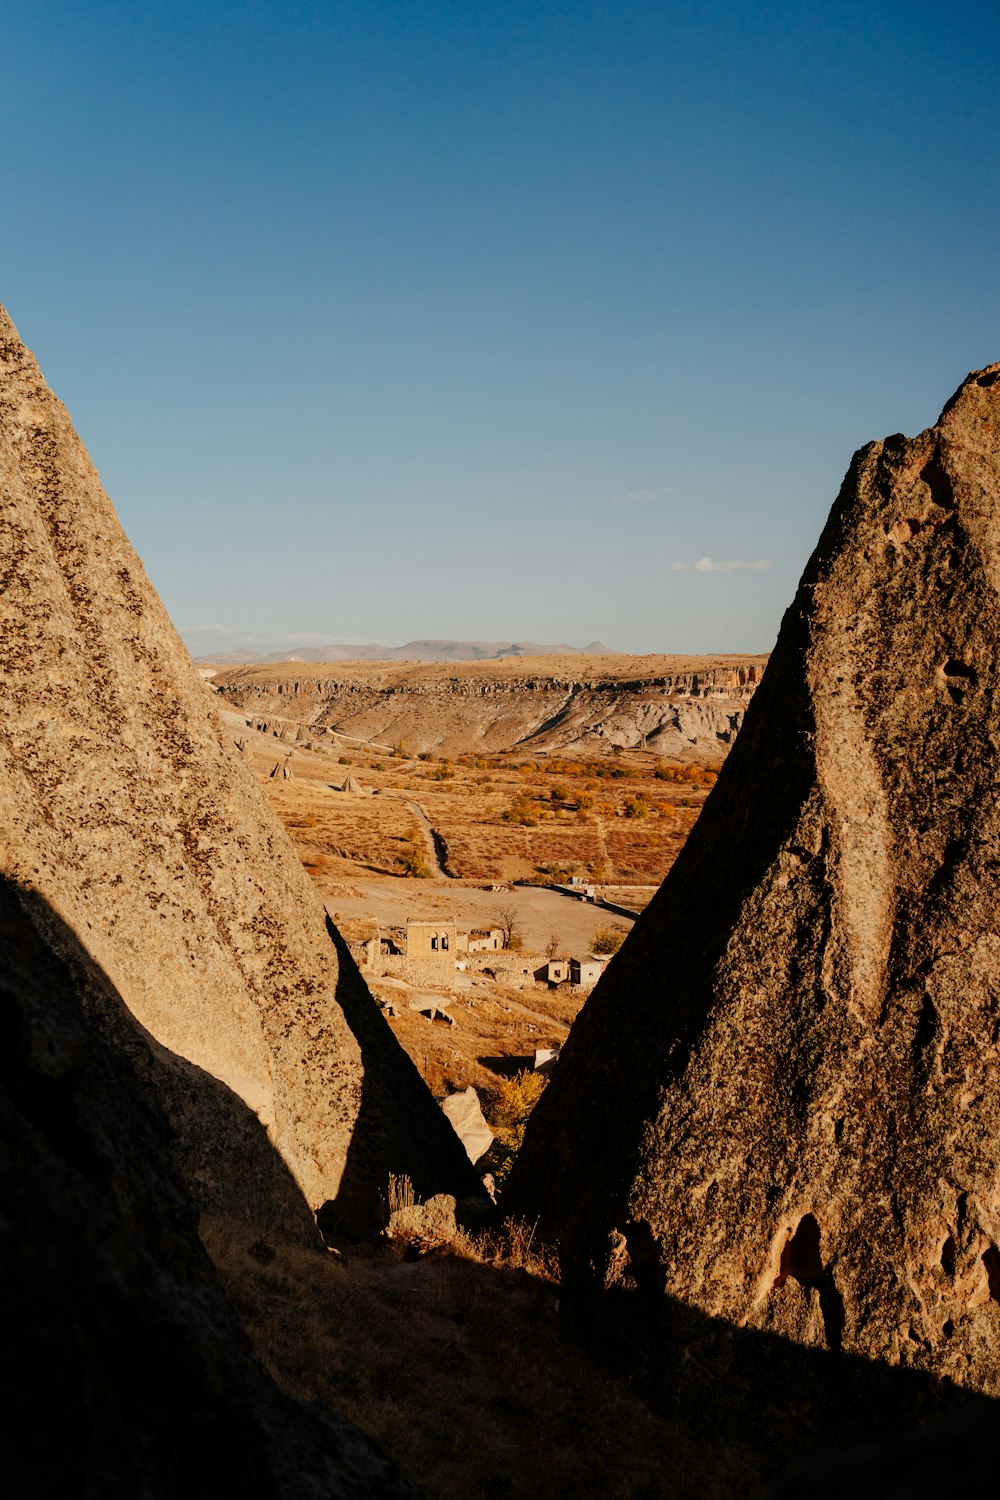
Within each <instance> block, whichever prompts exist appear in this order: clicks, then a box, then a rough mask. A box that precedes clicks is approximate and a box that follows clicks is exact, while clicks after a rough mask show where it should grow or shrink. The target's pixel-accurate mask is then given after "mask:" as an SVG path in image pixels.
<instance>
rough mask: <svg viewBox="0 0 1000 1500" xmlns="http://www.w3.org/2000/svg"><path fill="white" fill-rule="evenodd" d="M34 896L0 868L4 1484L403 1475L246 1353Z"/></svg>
mask: <svg viewBox="0 0 1000 1500" xmlns="http://www.w3.org/2000/svg"><path fill="white" fill-rule="evenodd" d="M43 914H44V905H43V903H42V902H41V901H40V900H39V898H38V897H35V896H24V897H23V904H22V898H21V897H20V896H19V894H18V892H17V891H16V889H15V888H13V887H11V886H10V885H9V884H8V882H6V881H4V880H0V1017H2V1021H3V1038H4V1044H3V1047H2V1049H0V1189H2V1202H3V1213H2V1214H0V1257H2V1264H3V1276H2V1278H0V1310H2V1319H3V1360H2V1361H0V1402H2V1405H3V1413H4V1438H3V1442H2V1444H0V1488H2V1490H3V1493H4V1494H6V1495H20V1496H50V1495H66V1496H71V1495H100V1496H102V1497H108V1500H111V1497H121V1500H126V1497H127V1500H132V1497H134V1496H137V1495H145V1496H150V1497H155V1500H191V1497H197V1496H210V1495H211V1496H216V1495H229V1494H232V1495H240V1496H246V1497H252V1500H328V1497H330V1496H332V1495H337V1496H343V1497H344V1500H367V1497H369V1496H384V1497H389V1496H400V1497H402V1496H413V1495H415V1494H416V1491H415V1490H414V1488H413V1487H412V1486H411V1485H410V1484H409V1483H408V1482H407V1481H406V1480H405V1478H404V1477H403V1476H402V1475H401V1474H400V1473H399V1471H398V1470H397V1469H396V1467H395V1465H394V1464H392V1463H390V1462H389V1461H388V1460H387V1459H386V1458H385V1456H384V1455H383V1454H381V1453H379V1452H378V1451H377V1449H375V1448H374V1447H373V1445H372V1444H371V1443H370V1442H369V1441H368V1439H367V1438H365V1437H363V1436H362V1434H361V1433H360V1432H358V1431H357V1429H356V1428H354V1427H352V1426H351V1424H350V1423H348V1422H346V1421H343V1420H342V1419H339V1418H336V1417H333V1416H331V1415H330V1414H329V1413H327V1412H324V1411H323V1410H322V1409H321V1408H320V1407H318V1406H313V1407H312V1408H308V1409H307V1408H306V1407H302V1406H299V1405H298V1404H297V1403H295V1402H293V1401H289V1400H286V1399H285V1398H284V1397H283V1396H279V1394H278V1392H277V1391H276V1390H275V1388H274V1386H273V1385H272V1384H271V1382H270V1380H268V1379H267V1378H266V1377H265V1376H264V1374H263V1372H262V1371H261V1369H260V1367H259V1365H257V1364H256V1362H255V1361H254V1359H253V1357H252V1355H251V1352H250V1347H249V1344H248V1342H247V1340H246V1338H245V1337H244V1335H243V1333H242V1331H241V1330H240V1329H239V1327H238V1325H237V1322H236V1319H235V1316H234V1314H233V1312H232V1310H231V1308H230V1307H229V1305H228V1303H227V1302H226V1300H225V1298H224V1297H223V1295H222V1293H221V1291H220V1290H219V1288H218V1286H217V1284H216V1282H215V1277H214V1273H213V1271H212V1267H211V1265H210V1263H209V1261H208V1258H207V1256H206V1255H205V1253H204V1251H203V1250H202V1248H201V1246H200V1244H199V1242H198V1237H197V1232H196V1230H197V1220H198V1215H197V1211H196V1209H195V1207H194V1204H193V1203H192V1201H191V1199H190V1197H189V1196H188V1194H187V1192H186V1191H185V1189H184V1187H183V1184H182V1183H181V1181H180V1179H179V1177H178V1176H177V1174H176V1172H175V1170H174V1168H173V1165H172V1163H171V1160H170V1148H169V1141H170V1131H169V1128H168V1125H167V1122H166V1120H165V1119H164V1117H163V1115H162V1113H161V1112H160V1111H159V1110H158V1109H157V1108H156V1107H155V1106H154V1105H152V1104H151V1102H150V1098H149V1094H148V1091H147V1090H146V1089H145V1088H144V1087H143V1086H142V1085H141V1084H140V1082H139V1080H138V1078H137V1077H136V1075H135V1072H134V1071H133V1069H132V1067H131V1065H130V1063H129V1061H128V1059H127V1058H126V1057H125V1055H124V1054H123V1053H122V1052H121V1051H120V1049H118V1048H117V1047H115V1046H114V1045H113V1044H112V1043H110V1042H109V1041H107V1040H106V1039H104V1038H102V1037H100V1036H99V1035H98V1034H97V1033H96V1032H95V1029H94V1028H93V1027H92V1026H91V1025H90V1024H89V1023H88V1021H87V1019H86V1017H85V1016H84V1014H83V1012H82V1010H81V1007H80V1003H79V997H78V993H77V984H76V982H75V979H74V977H73V975H72V974H71V971H70V969H69V967H68V966H67V964H66V963H64V962H63V961H61V960H60V959H58V958H57V957H56V956H55V954H54V952H53V950H52V946H51V942H50V939H49V934H50V933H51V932H52V931H53V930H54V929H58V928H59V924H58V921H57V919H56V918H55V917H54V914H53V913H51V912H49V913H47V914H44V915H45V920H44V922H43V921H42V920H41V918H42V916H43ZM60 945H61V946H62V947H63V948H64V949H66V950H67V951H71V950H72V949H73V948H75V946H76V939H75V937H74V936H73V934H71V933H69V932H66V931H62V932H61V944H60ZM92 983H93V984H97V983H99V984H101V985H102V986H103V987H104V989H105V990H106V992H107V994H106V999H107V1002H108V1004H109V1005H115V1004H118V1005H120V1001H119V1000H118V997H117V996H115V995H114V993H113V990H112V989H111V987H110V986H108V985H107V982H106V980H104V979H103V978H102V979H99V980H98V979H94V980H93V981H92Z"/></svg>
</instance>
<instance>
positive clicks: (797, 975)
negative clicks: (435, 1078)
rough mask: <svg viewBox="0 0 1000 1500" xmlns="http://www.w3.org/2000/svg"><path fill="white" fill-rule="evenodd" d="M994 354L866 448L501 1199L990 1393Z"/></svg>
mask: <svg viewBox="0 0 1000 1500" xmlns="http://www.w3.org/2000/svg"><path fill="white" fill-rule="evenodd" d="M998 589H1000V366H993V367H991V368H990V369H988V370H986V371H981V372H979V373H977V374H974V375H971V376H970V377H969V378H968V380H967V381H966V382H965V383H964V384H963V386H962V387H961V389H960V390H959V391H958V393H957V394H956V396H955V397H954V398H953V399H952V400H951V401H950V402H949V403H948V406H947V407H946V408H945V411H944V413H943V414H942V416H941V418H940V420H939V423H938V425H937V426H935V427H933V428H930V429H928V430H927V431H925V432H923V433H921V434H920V435H919V436H918V437H916V438H913V439H911V440H908V439H906V438H904V437H901V436H896V437H892V438H888V439H887V440H886V441H885V442H881V443H872V444H870V445H868V446H867V447H865V448H863V449H862V450H861V451H860V452H859V453H858V454H857V455H856V456H855V458H854V461H853V463H852V465H851V468H850V470H849V472H848V474H847V477H846V479H845V481H844V485H843V487H842V490H841V493H840V495H839V497H838V499H837V502H836V504H835V505H834V507H833V511H832V513H831V515H830V519H829V521H828V523H827V525H826V528H825V530H824V532H823V535H822V537H821V539H820V542H819V545H818V547H817V550H816V552H815V553H814V555H813V557H812V559H811V560H810V562H809V564H808V566H807V568H806V571H805V574H804V577H803V580H802V583H801V585H800V588H799V591H798V593H797V595H796V598H795V600H794V602H793V604H792V606H791V608H790V609H789V610H788V612H787V614H786V616H785V619H784V621H783V623H782V627H781V633H780V636H779V639H778V643H777V646H776V648H775V651H774V653H773V655H772V657H771V659H770V662H769V665H768V667H767V670H766V673H765V676H764V680H763V682H762V684H761V686H760V688H759V689H758V691H757V693H756V694H755V696H754V698H753V700H752V701H751V703H750V705H749V707H748V709H747V715H746V721H745V724H744V727H743V730H742V732H741V734H740V736H739V738H738V739H737V741H736V744H735V747H734V749H733V751H732V753H731V754H730V756H729V759H728V760H727V762H726V764H725V767H724V769H723V772H722V775H721V776H720V779H719V782H718V785H717V786H716V788H715V789H714V791H713V792H712V795H711V796H710V798H709V799H708V801H707V803H706V805H705V809H704V811H703V813H702V815H701V818H700V819H699V821H698V823H697V825H696V827H695V829H694V831H693V833H692V835H691V838H690V839H689V841H688V843H687V845H686V847H685V848H684V850H683V852H682V854H681V855H680V857H679V859H678V860H677V863H676V864H675V866H674V867H673V869H672V870H671V872H670V874H669V876H668V878H667V880H666V881H665V883H664V885H663V887H662V889H661V890H660V892H659V894H658V895H657V897H656V899H655V901H654V902H653V903H652V904H651V906H650V907H649V908H648V910H647V911H646V913H645V914H644V916H643V917H642V918H641V919H640V920H639V922H638V923H637V925H636V927H635V929H634V931H633V933H632V935H631V936H630V937H629V939H628V941H627V942H626V944H625V946H624V948H623V949H622V951H621V952H620V953H619V955H618V956H617V957H616V958H615V959H614V960H613V962H612V964H611V965H610V967H609V969H608V971H607V974H606V975H605V977H604V978H603V979H602V981H601V982H600V984H599V985H598V987H597V988H596V990H595V991H594V994H593V995H592V997H591V999H590V1000H589V1001H588V1003H587V1005H586V1007H585V1009H584V1011H583V1012H582V1014H581V1016H580V1018H579V1020H578V1021H577V1023H576V1024H575V1025H574V1027H573V1030H572V1033H571V1035H570V1038H569V1041H568V1044H567V1046H566V1047H565V1049H564V1051H563V1054H562V1060H561V1061H560V1063H559V1065H558V1067H557V1068H556V1070H555V1074H554V1076H553V1080H552V1083H551V1084H550V1086H549V1089H548V1091H547V1093H546V1095H545V1096H544V1098H543V1099H542V1101H541V1103H540V1105H539V1106H538V1109H537V1110H536V1112H535V1115H534V1116H533V1118H532V1120H531V1121H530V1123H529V1126H528V1130H527V1134H526V1139H525V1143H524V1147H523V1150H522V1152H521V1154H520V1156H519V1158H518V1160H517V1163H516V1165H515V1168H514V1171H513V1174H512V1178H511V1181H510V1185H509V1189H508V1192H507V1194H506V1195H505V1207H507V1208H508V1209H509V1210H510V1211H512V1212H514V1213H517V1214H521V1215H524V1216H526V1217H528V1218H530V1219H537V1220H538V1221H539V1227H540V1230H541V1231H542V1232H543V1233H544V1234H545V1235H547V1236H548V1237H558V1238H559V1239H560V1241H561V1244H562V1251H563V1260H564V1264H565V1265H566V1266H567V1268H568V1270H569V1273H570V1275H571V1276H573V1277H575V1278H576V1279H577V1280H578V1281H580V1282H582V1283H588V1282H589V1283H594V1282H597V1283H605V1282H607V1283H614V1282H615V1281H626V1282H627V1281H629V1280H634V1281H636V1282H638V1283H639V1284H640V1285H644V1286H646V1287H648V1288H650V1289H651V1290H653V1291H656V1292H659V1291H662V1290H666V1291H667V1292H668V1293H670V1294H671V1295H672V1296H673V1297H674V1298H677V1299H680V1300H681V1301H682V1302H685V1303H687V1304H689V1305H691V1306H693V1307H697V1308H700V1309H702V1310H703V1311H705V1312H707V1313H710V1314H712V1315H715V1316H718V1317H722V1318H725V1319H728V1320H731V1321H732V1322H733V1323H736V1324H740V1325H743V1326H749V1327H754V1328H760V1329H767V1330H771V1331H774V1332H778V1333H781V1334H784V1335H785V1336H787V1337H789V1338H791V1339H794V1340H797V1341H799V1342H801V1343H803V1344H807V1345H815V1346H819V1347H823V1346H825V1347H828V1348H830V1349H832V1350H843V1351H850V1352H853V1353H856V1354H860V1355H863V1356H865V1357H868V1358H871V1359H877V1360H883V1361H887V1362H890V1363H898V1364H902V1365H912V1366H916V1367H921V1368H924V1369H927V1370H932V1371H935V1372H937V1373H939V1374H945V1375H947V1376H949V1377H950V1378H952V1379H953V1380H955V1381H957V1382H960V1383H964V1384H967V1385H969V1386H974V1387H978V1388H980V1389H983V1390H988V1391H992V1392H997V1391H998V1390H1000V1377H998V1374H997V1371H998V1369H1000V1365H998V1355H1000V1250H998V1246H1000V1186H998V1178H997V1160H998V1148H1000V1066H998V1064H1000V1055H998V1043H1000V885H998V870H1000V813H998V803H997V797H996V786H997V771H998V763H1000V700H998V698H997V693H996V687H997V658H998V650H1000V608H998Z"/></svg>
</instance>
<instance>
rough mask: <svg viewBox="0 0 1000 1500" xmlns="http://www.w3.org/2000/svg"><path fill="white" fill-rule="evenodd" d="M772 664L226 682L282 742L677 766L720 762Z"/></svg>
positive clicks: (419, 672) (332, 673) (274, 672)
mask: <svg viewBox="0 0 1000 1500" xmlns="http://www.w3.org/2000/svg"><path fill="white" fill-rule="evenodd" d="M765 660H766V658H763V657H735V658H732V657H730V658H718V657H715V658H712V657H707V658H698V657H694V658H691V657H688V658H656V657H638V658H635V657H633V658H630V657H620V658H615V659H614V660H613V662H612V663H611V664H609V663H608V662H607V661H604V662H600V663H594V664H592V665H591V666H590V667H589V670H580V668H579V667H577V666H576V665H575V664H574V665H573V666H569V667H568V666H567V665H566V664H565V663H564V662H561V663H555V662H551V663H545V664H544V666H543V668H542V669H541V670H539V669H538V667H537V665H536V666H535V669H534V670H532V671H526V670H525V667H524V664H523V663H519V664H517V665H516V666H515V665H514V664H511V663H502V664H497V665H496V666H492V665H485V664H482V663H477V664H476V665H475V666H471V665H469V664H467V663H466V664H461V665H458V664H456V665H455V666H454V667H453V668H452V669H451V670H450V671H443V670H441V669H440V668H438V669H431V670H429V669H427V668H426V667H395V668H392V669H385V668H378V667H374V666H368V667H366V668H363V669H358V668H357V667H350V668H331V669H328V670H326V671H324V672H322V673H314V672H308V671H307V672H300V671H296V670H295V669H294V668H293V667H291V666H289V665H288V664H286V665H285V666H284V667H278V668H275V667H271V668H242V669H234V670H230V671H225V672H220V673H219V674H218V675H217V676H216V677H215V678H214V680H213V685H214V686H215V687H216V688H217V689H218V691H219V692H220V693H221V694H222V696H223V698H224V699H225V701H226V702H227V703H228V704H230V705H231V706H233V707H236V708H239V709H242V710H243V711H244V712H245V713H248V714H251V715H253V716H254V717H255V718H256V720H257V721H258V723H259V724H263V725H265V726H267V727H270V728H273V729H275V730H276V731H278V732H282V731H284V730H286V729H287V727H288V726H289V725H290V724H292V725H298V726H300V733H301V734H302V735H304V736H312V737H314V738H315V737H318V736H321V735H322V734H323V733H324V732H326V733H329V732H330V731H335V732H337V733H340V734H343V735H345V736H348V737H354V738H357V739H363V740H372V741H376V742H378V743H384V744H388V745H394V744H398V743H400V742H402V743H403V744H405V745H406V746H407V748H408V749H410V750H411V751H414V752H419V751H422V750H431V751H434V752H436V753H439V754H446V755H458V754H462V753H464V752H466V751H481V752H483V753H487V754H489V753H496V752H498V751H501V750H510V749H513V748H514V747H515V746H516V747H517V748H518V749H519V750H523V751H525V752H531V751H542V752H546V751H547V752H557V751H558V752H562V751H569V752H570V753H596V752H599V751H600V750H601V749H602V748H604V747H607V746H612V745H618V746H622V747H624V748H628V749H631V748H635V747H636V746H641V747H643V748H645V749H650V750H655V751H658V752H659V753H660V754H661V755H664V756H667V757H669V758H671V759H681V760H705V761H719V760H721V759H722V758H723V756H724V755H725V754H726V753H727V751H728V749H729V747H730V745H731V744H732V742H733V740H734V739H735V737H736V733H737V731H738V729H739V727H740V724H741V723H742V721H743V715H744V713H745V711H746V705H747V703H748V701H749V700H750V698H751V697H752V696H753V692H754V689H755V688H756V686H757V683H758V682H759V680H760V677H761V674H762V672H763V668H764V662H765Z"/></svg>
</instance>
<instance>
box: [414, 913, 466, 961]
mask: <svg viewBox="0 0 1000 1500" xmlns="http://www.w3.org/2000/svg"><path fill="white" fill-rule="evenodd" d="M458 951H459V947H458V933H457V931H456V928H455V923H454V921H448V920H447V919H444V920H441V921H437V922H419V921H415V920H414V919H413V918H412V917H411V918H409V919H408V921H407V923H406V957H407V958H408V959H419V960H427V959H430V960H431V961H432V962H433V961H437V962H444V963H447V964H448V965H452V964H454V962H455V955H456V953H458Z"/></svg>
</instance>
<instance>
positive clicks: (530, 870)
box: [258, 749, 718, 885]
mask: <svg viewBox="0 0 1000 1500" xmlns="http://www.w3.org/2000/svg"><path fill="white" fill-rule="evenodd" d="M258 759H259V760H260V761H263V762H264V763H265V764H267V763H268V762H270V764H267V770H268V771H269V770H270V768H271V764H273V762H274V756H273V754H269V753H268V752H267V751H266V750H265V751H264V753H263V754H262V755H260V756H259V757H258ZM291 766H292V770H293V773H294V776H295V780H293V781H284V780H275V779H268V778H267V777H266V775H265V785H266V787H267V790H268V795H269V797H270V798H271V801H272V805H273V806H274V808H275V811H276V812H277V813H278V815H279V817H280V818H281V819H282V821H283V822H284V824H285V826H286V828H287V829H288V831H289V833H290V834H291V836H292V838H293V840H294V841H295V843H296V846H297V847H298V849H299V853H300V855H301V857H302V859H303V862H304V863H305V864H306V866H307V868H309V869H310V870H311V871H312V873H313V874H315V875H317V876H320V875H322V876H327V877H332V878H334V879H337V878H340V879H343V878H348V877H349V876H350V875H351V873H352V872H355V871H357V870H359V869H360V870H364V871H371V872H376V873H384V874H402V873H403V866H402V865H401V864H400V860H401V857H403V856H405V854H406V852H407V845H408V844H411V845H415V846H416V847H418V848H422V835H421V833H420V830H419V824H418V821H417V817H416V815H415V813H414V811H413V810H412V809H411V807H410V806H409V804H410V803H411V802H415V803H417V804H418V805H419V807H420V808H422V809H423V811H424V813H425V814H426V816H427V818H428V820H429V821H430V823H431V824H432V826H433V827H434V829H435V830H436V831H437V833H438V834H439V835H440V836H441V838H442V840H443V842H444V846H445V849H446V855H447V868H448V871H449V873H450V874H452V875H454V876H456V877H457V878H459V879H461V880H465V881H473V882H474V881H489V880H496V881H508V880H531V879H537V880H545V879H565V878H567V877H568V876H569V875H571V874H575V875H578V876H580V877H581V878H585V879H591V880H595V881H597V882H599V883H602V884H603V883H609V884H621V885H635V884H638V885H646V884H649V885H657V884H659V882H660V881H662V879H663V877H664V876H665V874H666V873H667V870H668V869H669V868H670V866H671V865H672V864H673V862H674V860H675V859H676V857H677V854H678V853H679V851H680V849H681V848H682V847H683V844H684V841H685V839H686V838H687V835H688V833H689V832H690V830H691V828H692V827H693V825H694V822H695V819H696V818H697V816H698V812H699V810H700V808H701V805H702V803H703V801H704V799H705V796H706V795H707V793H708V791H709V789H710V788H711V787H712V785H713V784H714V782H715V780H716V777H717V774H718V767H711V768H705V767H700V766H681V765H667V764H665V763H664V762H663V761H662V760H659V759H658V758H657V757H656V756H654V755H652V754H650V753H648V752H646V751H640V750H633V751H624V752H622V753H621V754H620V755H609V756H607V757H606V758H603V759H599V760H593V759H592V760H576V759H572V758H568V757H559V758H551V759H545V758H542V759H535V760H522V759H520V758H518V757H516V756H513V755H508V754H504V755H500V756H493V757H479V758H473V757H471V756H459V757H457V758H456V759H455V760H444V761H439V760H436V759H434V758H433V757H432V756H430V755H425V756H422V757H420V758H419V759H417V758H409V757H406V756H405V755H389V754H387V753H385V752H379V751H375V750H372V749H369V750H368V751H366V752H359V751H355V752H352V754H351V755H349V756H345V757H343V758H336V757H331V756H328V755H322V754H318V753H313V754H310V753H307V752H303V751H298V752H296V753H295V754H294V755H293V756H292V758H291ZM347 775H352V776H354V777H356V778H357V779H358V780H359V781H360V782H361V783H362V784H363V785H364V786H365V787H366V788H368V789H369V790H372V791H375V792H377V795H375V796H354V795H352V794H350V793H343V792H339V791H335V790H332V789H331V787H332V785H333V784H334V783H336V782H339V781H341V780H343V779H344V778H345V777H346V776H347Z"/></svg>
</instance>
